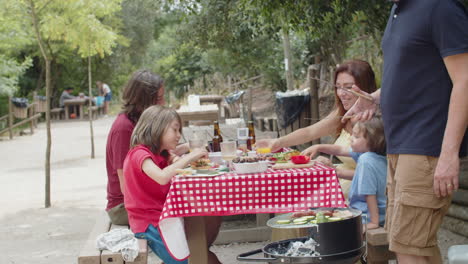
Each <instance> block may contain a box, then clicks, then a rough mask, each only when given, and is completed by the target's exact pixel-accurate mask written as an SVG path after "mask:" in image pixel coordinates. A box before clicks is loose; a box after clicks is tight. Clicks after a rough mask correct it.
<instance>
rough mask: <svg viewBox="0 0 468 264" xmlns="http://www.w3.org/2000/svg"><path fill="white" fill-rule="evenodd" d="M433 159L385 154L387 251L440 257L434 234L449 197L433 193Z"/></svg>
mask: <svg viewBox="0 0 468 264" xmlns="http://www.w3.org/2000/svg"><path fill="white" fill-rule="evenodd" d="M437 160H438V158H437V157H431V156H422V155H406V154H405V155H403V154H402V155H388V175H387V196H388V200H387V214H386V219H385V228H386V230H387V232H388V234H389V235H388V238H389V242H390V250H391V251H394V252H396V253H400V254H409V255H416V256H434V257H436V258H437V256H440V252H439V248H438V246H437V231H438V230H439V227H440V225H441V223H442V219H443V217H444V215H445V214H446V213H447V210H448V208H449V206H450V202H451V197H450V196H447V197H445V198H437V197H436V196H435V194H434V191H433V187H432V186H433V182H434V170H435V167H436V165H437Z"/></svg>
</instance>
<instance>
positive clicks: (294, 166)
mask: <svg viewBox="0 0 468 264" xmlns="http://www.w3.org/2000/svg"><path fill="white" fill-rule="evenodd" d="M314 165H315V161H309V163H306V164H294V163H292V162H290V161H288V162H287V163H276V164H275V165H273V166H272V167H271V168H272V169H274V170H285V169H301V168H310V167H313V166H314Z"/></svg>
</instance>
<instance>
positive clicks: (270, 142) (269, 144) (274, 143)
mask: <svg viewBox="0 0 468 264" xmlns="http://www.w3.org/2000/svg"><path fill="white" fill-rule="evenodd" d="M255 147H256V148H257V149H259V148H269V149H270V150H271V152H275V151H278V150H279V149H281V147H279V146H278V139H274V138H268V139H259V140H257V142H256V143H255Z"/></svg>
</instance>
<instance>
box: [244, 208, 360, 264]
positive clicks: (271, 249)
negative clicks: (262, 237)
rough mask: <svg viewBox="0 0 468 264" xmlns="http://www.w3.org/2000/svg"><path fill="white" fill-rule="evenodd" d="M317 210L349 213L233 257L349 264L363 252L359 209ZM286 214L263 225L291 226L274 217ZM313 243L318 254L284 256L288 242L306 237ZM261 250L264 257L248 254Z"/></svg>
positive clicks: (263, 260) (311, 263)
mask: <svg viewBox="0 0 468 264" xmlns="http://www.w3.org/2000/svg"><path fill="white" fill-rule="evenodd" d="M320 210H331V211H332V210H348V211H350V212H352V213H353V216H352V217H351V218H349V219H344V220H340V221H336V222H326V223H319V224H306V225H302V226H301V227H302V228H308V233H309V236H307V237H301V238H294V239H287V240H281V241H277V242H273V243H270V244H268V245H266V246H265V247H263V248H262V249H256V250H253V251H250V252H246V253H243V254H240V255H238V256H237V260H239V261H245V262H266V263H301V264H306V263H310V264H315V263H321V264H348V263H349V264H353V263H356V262H357V261H358V260H359V259H360V258H361V256H362V255H363V254H364V253H365V251H366V244H367V243H366V242H367V241H363V235H362V216H361V214H362V213H361V211H359V210H355V209H351V208H346V209H335V208H321V209H317V210H316V211H320ZM287 217H290V214H287V215H282V216H279V217H275V218H273V219H270V221H268V223H267V225H269V226H270V227H273V228H293V227H294V226H292V227H291V225H281V224H276V223H277V220H278V219H284V218H287ZM310 238H312V239H314V240H315V241H316V242H317V245H316V252H318V253H319V255H318V256H315V255H312V254H311V255H310V256H300V257H296V256H288V255H286V252H287V251H288V249H289V248H290V244H291V243H292V242H298V241H299V242H305V241H306V240H308V239H310ZM258 253H263V255H264V257H263V258H262V257H251V256H253V255H255V254H258Z"/></svg>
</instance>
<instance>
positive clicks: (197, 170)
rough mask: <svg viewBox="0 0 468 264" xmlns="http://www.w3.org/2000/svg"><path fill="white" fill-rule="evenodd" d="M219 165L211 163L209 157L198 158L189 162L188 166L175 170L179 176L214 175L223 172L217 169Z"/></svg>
mask: <svg viewBox="0 0 468 264" xmlns="http://www.w3.org/2000/svg"><path fill="white" fill-rule="evenodd" d="M218 168H219V166H217V165H213V164H212V163H211V161H210V160H209V159H204V158H202V159H199V160H196V161H193V162H191V163H190V167H188V168H185V169H179V170H176V172H177V174H178V175H179V176H184V177H214V176H218V175H222V174H224V172H220V171H219V170H218Z"/></svg>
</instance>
